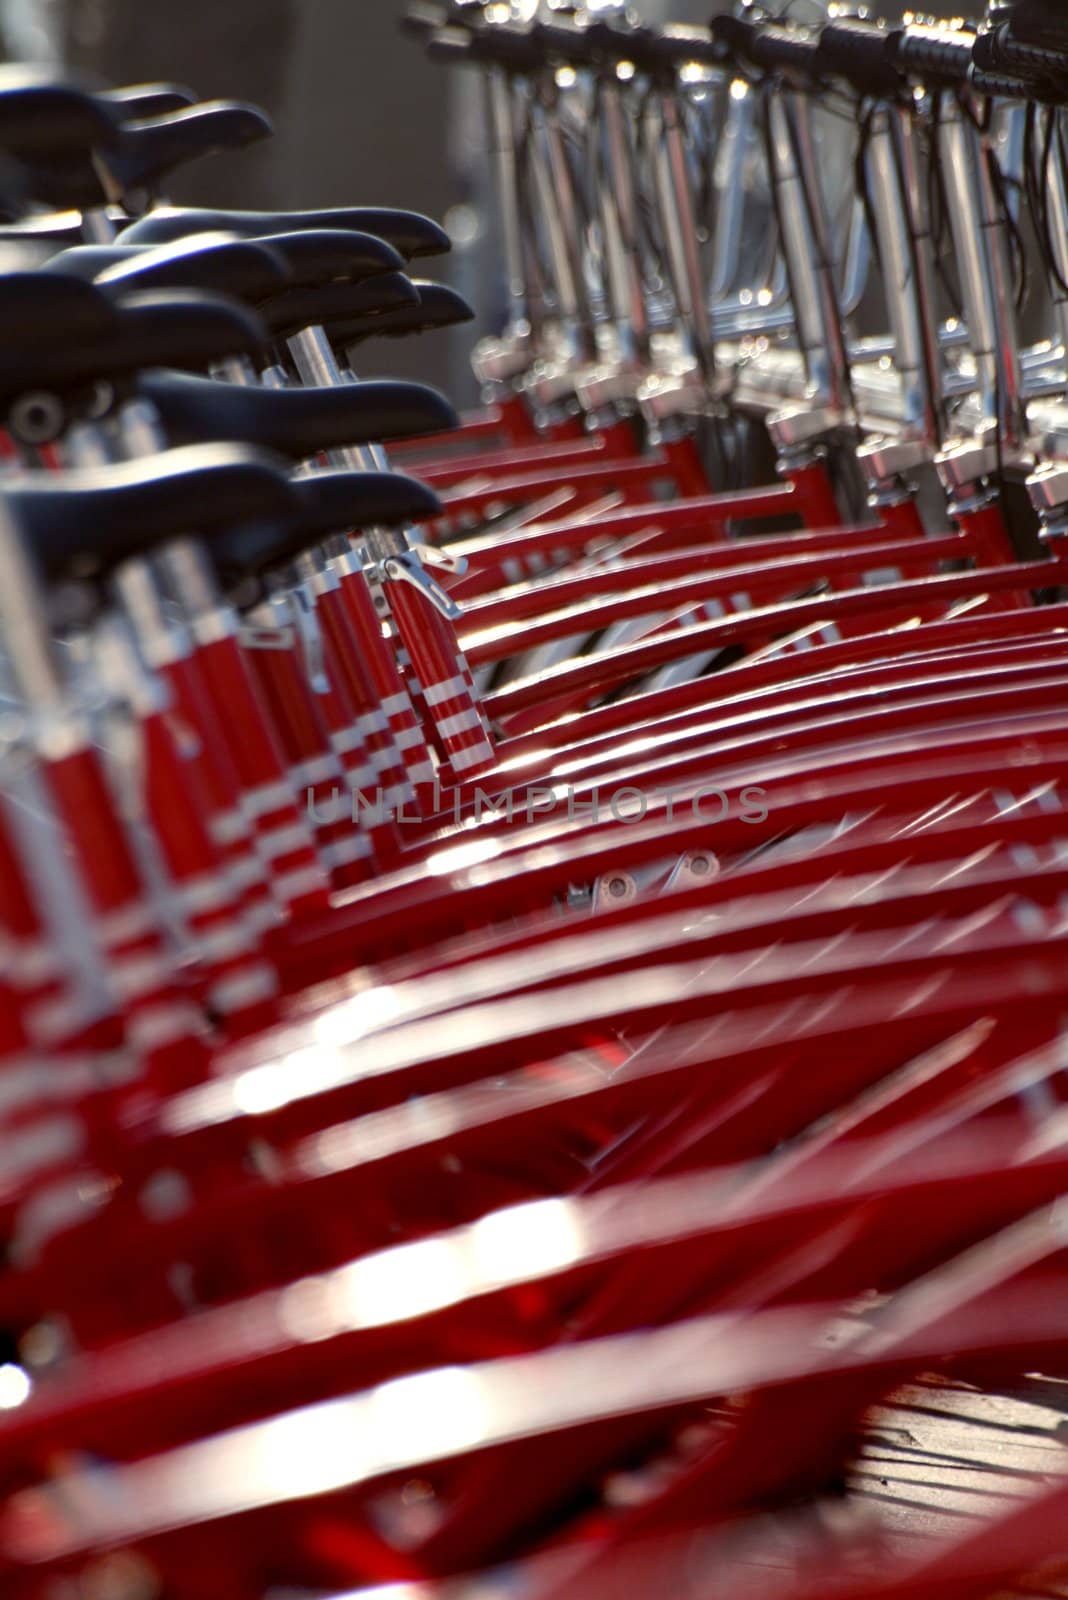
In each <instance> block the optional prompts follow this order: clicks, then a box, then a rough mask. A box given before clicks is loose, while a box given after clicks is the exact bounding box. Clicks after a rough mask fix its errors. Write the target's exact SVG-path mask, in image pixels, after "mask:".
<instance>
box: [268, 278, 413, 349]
mask: <svg viewBox="0 0 1068 1600" xmlns="http://www.w3.org/2000/svg"><path fill="white" fill-rule="evenodd" d="M414 294H415V291H414V290H413V289H412V288H411V286H410V283H409V280H408V279H407V278H406V277H405V276H404V274H403V273H401V272H389V273H384V274H383V275H382V277H380V278H372V279H370V280H369V281H368V282H366V283H322V284H317V285H311V286H309V287H305V288H303V289H285V290H283V292H282V293H281V294H279V295H276V296H275V297H274V299H273V300H269V301H267V302H265V303H264V305H263V306H262V307H261V308H260V309H261V312H262V314H263V318H264V321H265V322H267V323H268V325H269V326H270V327H271V328H272V329H274V331H275V332H276V333H277V334H278V335H279V336H280V337H285V338H288V337H289V336H290V335H292V334H294V333H299V332H300V330H301V329H302V328H310V327H316V326H321V327H328V328H329V327H332V325H333V324H334V323H336V322H343V321H346V320H348V319H349V318H352V317H358V316H360V317H362V316H365V315H366V314H367V312H368V310H369V309H372V310H381V311H385V310H387V309H388V308H389V307H391V306H393V307H396V306H399V305H406V304H407V303H408V302H409V301H411V300H412V299H413V298H414Z"/></svg>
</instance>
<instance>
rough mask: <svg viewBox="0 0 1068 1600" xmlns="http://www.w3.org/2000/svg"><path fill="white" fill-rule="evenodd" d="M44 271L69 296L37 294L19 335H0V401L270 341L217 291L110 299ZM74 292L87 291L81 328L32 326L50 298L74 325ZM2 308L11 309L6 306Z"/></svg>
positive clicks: (206, 361) (251, 349) (187, 364)
mask: <svg viewBox="0 0 1068 1600" xmlns="http://www.w3.org/2000/svg"><path fill="white" fill-rule="evenodd" d="M39 276H40V279H41V281H42V283H44V284H51V285H57V284H58V285H61V286H65V287H64V288H62V290H61V294H62V296H63V297H64V298H62V299H61V298H60V297H59V296H57V298H56V299H55V300H49V301H48V302H44V301H42V299H41V296H40V293H39V292H38V293H35V294H32V295H30V296H28V297H27V311H28V313H29V315H28V317H27V325H26V328H25V330H24V332H23V334H22V337H21V339H16V338H14V337H13V338H11V339H10V340H2V341H0V403H3V404H7V405H10V404H11V403H12V402H13V401H15V400H17V399H19V398H20V397H22V396H24V395H27V394H31V393H37V392H41V391H51V392H57V393H69V392H72V391H76V390H78V389H81V388H85V387H87V386H89V385H92V384H93V383H95V382H98V381H102V380H117V379H120V378H125V377H128V376H130V375H131V374H133V373H135V372H138V371H140V370H141V369H142V368H145V367H164V366H165V367H181V368H183V369H186V368H189V369H192V370H193V371H197V370H200V369H203V368H204V367H207V366H209V365H210V364H211V363H212V362H213V361H221V360H223V359H224V358H225V357H226V356H233V355H249V356H256V355H260V354H262V353H263V351H264V350H265V349H266V348H267V346H268V344H269V339H270V335H269V334H268V331H267V329H266V328H265V327H264V325H263V323H262V322H261V321H260V319H259V318H258V317H257V316H256V315H255V313H254V312H253V311H251V310H250V309H249V308H247V307H245V306H242V305H239V304H238V303H237V302H236V301H234V300H224V299H222V298H221V297H220V296H218V295H208V294H204V293H202V292H200V291H197V290H192V289H186V290H169V291H163V290H153V291H148V290H143V291H140V292H139V293H137V294H131V295H127V296H125V297H123V298H121V299H116V300H115V301H114V302H113V303H112V302H110V301H109V299H108V297H107V296H106V295H103V294H101V293H100V291H99V290H97V289H96V288H94V286H93V285H91V284H87V283H79V282H78V280H77V279H75V278H66V279H65V278H61V277H59V276H52V275H50V274H47V273H41V274H40V275H39ZM7 281H8V283H10V281H11V280H10V279H9V280H7ZM71 285H73V286H74V289H73V290H72V289H71V287H70V286H71ZM76 291H84V293H85V295H86V296H87V297H89V298H87V299H86V302H85V306H84V308H83V309H82V310H81V311H80V312H79V313H78V316H80V317H81V319H82V320H81V321H80V323H79V327H78V331H77V332H76V333H74V332H70V333H68V335H67V336H66V337H57V338H45V337H35V336H34V334H33V332H32V331H31V329H32V328H35V327H38V326H39V319H40V313H41V308H42V305H43V304H45V303H47V304H50V305H52V306H53V307H54V308H56V309H57V311H58V310H59V309H60V308H66V317H67V322H66V326H67V328H68V329H70V328H72V327H73V326H74V324H75V322H76V321H77V320H78V316H76V308H75V307H74V304H73V294H74V293H75V292H76ZM0 298H2V296H0ZM12 298H13V297H12ZM4 311H5V313H6V314H9V315H10V314H12V308H11V307H10V306H9V305H6V306H5V307H4ZM0 326H2V323H0Z"/></svg>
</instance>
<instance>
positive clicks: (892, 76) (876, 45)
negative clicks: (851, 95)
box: [820, 18, 902, 99]
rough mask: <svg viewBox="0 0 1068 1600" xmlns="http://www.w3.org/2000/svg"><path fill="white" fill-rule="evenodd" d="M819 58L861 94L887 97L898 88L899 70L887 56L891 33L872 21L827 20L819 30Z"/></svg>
mask: <svg viewBox="0 0 1068 1600" xmlns="http://www.w3.org/2000/svg"><path fill="white" fill-rule="evenodd" d="M820 62H821V64H822V66H823V68H824V70H825V71H826V72H828V73H830V74H832V75H833V76H834V77H837V78H843V79H844V80H845V81H846V83H848V84H850V85H851V86H852V87H853V88H854V89H856V90H857V91H858V92H859V93H860V94H867V95H872V96H874V97H875V98H877V99H889V98H891V97H893V96H894V95H896V94H897V92H898V91H899V90H900V88H901V81H902V79H901V74H900V72H899V71H898V70H897V68H896V67H895V66H894V63H893V61H892V60H891V57H890V36H889V35H888V34H887V33H886V31H885V29H883V28H880V27H878V26H877V25H876V24H875V23H874V22H860V21H857V20H854V19H853V18H846V19H845V20H843V21H842V22H828V23H827V24H826V26H825V27H824V28H823V30H822V32H821V33H820Z"/></svg>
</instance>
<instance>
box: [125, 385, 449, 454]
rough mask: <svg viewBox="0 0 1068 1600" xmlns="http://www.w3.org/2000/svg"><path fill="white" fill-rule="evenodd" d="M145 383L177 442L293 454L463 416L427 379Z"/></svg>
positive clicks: (423, 428)
mask: <svg viewBox="0 0 1068 1600" xmlns="http://www.w3.org/2000/svg"><path fill="white" fill-rule="evenodd" d="M139 389H140V392H141V394H143V395H144V396H145V398H146V399H148V400H151V402H152V404H153V405H154V406H155V408H156V411H157V412H158V414H159V417H160V420H161V422H162V423H163V425H164V427H165V428H166V430H167V434H168V437H169V438H170V439H171V440H172V442H173V443H175V444H192V443H197V442H201V441H207V440H211V439H232V440H234V441H235V442H237V443H242V444H257V445H263V446H266V447H267V448H268V449H271V450H278V451H279V452H281V453H282V454H284V455H287V456H289V457H291V458H292V459H293V460H294V461H303V460H306V459H307V458H308V457H309V456H313V455H316V454H318V452H319V451H321V450H332V449H336V448H338V447H339V446H342V445H360V444H369V443H371V442H372V441H373V440H374V441H377V440H381V441H383V442H388V441H389V440H391V439H408V438H413V437H417V436H418V435H419V434H424V433H438V432H443V431H445V430H446V429H448V428H454V427H456V426H457V425H458V422H459V418H458V417H457V415H456V412H455V411H454V410H453V408H452V406H451V405H450V404H449V402H448V401H447V400H446V399H445V397H444V395H441V394H439V393H438V392H437V390H436V389H430V388H427V386H426V385H425V384H421V383H396V382H390V381H385V380H383V381H375V382H368V383H346V384H341V385H339V386H338V387H337V388H332V389H326V388H323V389H295V388H294V389H262V388H253V387H245V386H244V385H239V384H233V383H216V382H213V381H212V379H210V378H193V377H186V376H183V375H181V374H178V373H173V372H150V373H146V374H145V375H144V377H143V378H142V379H141V380H140V384H139Z"/></svg>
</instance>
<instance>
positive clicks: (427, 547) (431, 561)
mask: <svg viewBox="0 0 1068 1600" xmlns="http://www.w3.org/2000/svg"><path fill="white" fill-rule="evenodd" d="M410 548H411V552H412V554H413V555H414V556H417V557H418V559H419V560H420V562H421V563H422V564H423V566H424V567H440V568H441V570H442V571H443V572H452V573H455V574H456V576H457V577H458V578H462V577H463V575H464V573H465V572H466V571H467V568H468V564H469V563H468V560H467V557H466V556H454V555H453V553H452V551H451V550H442V549H441V547H440V546H439V545H436V544H413V545H412V546H411V547H410Z"/></svg>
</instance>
